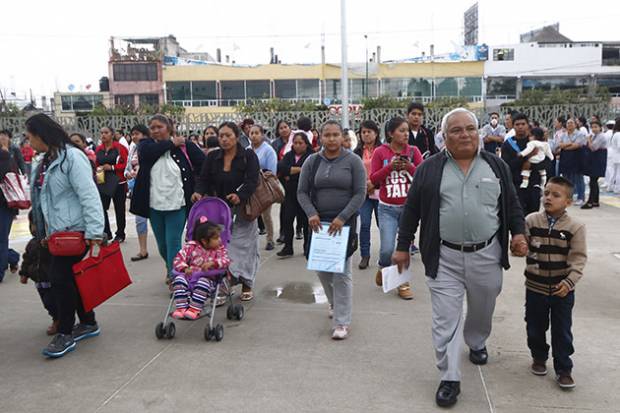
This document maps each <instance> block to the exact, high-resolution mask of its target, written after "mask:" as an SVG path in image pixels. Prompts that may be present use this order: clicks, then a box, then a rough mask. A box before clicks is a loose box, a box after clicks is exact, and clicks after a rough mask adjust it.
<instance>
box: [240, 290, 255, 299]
mask: <svg viewBox="0 0 620 413" xmlns="http://www.w3.org/2000/svg"><path fill="white" fill-rule="evenodd" d="M253 298H254V293H253V292H252V291H242V292H241V297H239V299H240V300H241V301H251V300H252V299H253Z"/></svg>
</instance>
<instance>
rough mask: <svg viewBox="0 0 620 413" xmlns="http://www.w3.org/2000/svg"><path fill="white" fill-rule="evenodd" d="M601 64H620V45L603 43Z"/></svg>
mask: <svg viewBox="0 0 620 413" xmlns="http://www.w3.org/2000/svg"><path fill="white" fill-rule="evenodd" d="M603 66H620V45H603Z"/></svg>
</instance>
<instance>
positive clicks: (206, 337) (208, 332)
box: [205, 326, 213, 341]
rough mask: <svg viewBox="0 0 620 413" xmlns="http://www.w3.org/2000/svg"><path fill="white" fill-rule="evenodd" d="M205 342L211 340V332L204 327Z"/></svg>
mask: <svg viewBox="0 0 620 413" xmlns="http://www.w3.org/2000/svg"><path fill="white" fill-rule="evenodd" d="M205 340H207V341H211V340H213V330H212V329H211V328H209V326H206V327H205Z"/></svg>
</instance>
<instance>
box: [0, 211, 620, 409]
mask: <svg viewBox="0 0 620 413" xmlns="http://www.w3.org/2000/svg"><path fill="white" fill-rule="evenodd" d="M570 213H571V214H573V215H574V216H575V217H578V218H579V219H581V220H583V221H585V222H586V223H587V229H588V242H589V262H588V266H587V268H586V275H585V276H584V278H583V279H582V281H581V282H580V284H579V285H578V288H577V294H576V307H575V312H574V335H575V348H576V353H575V356H574V362H575V370H574V377H575V380H576V381H577V388H575V389H574V390H573V391H571V392H564V391H561V390H560V389H559V388H558V387H557V386H556V384H555V382H554V380H553V374H551V372H550V374H549V375H548V376H546V377H542V378H541V377H535V376H533V375H532V374H531V373H530V372H529V363H530V357H529V352H528V349H527V346H526V340H525V323H524V321H523V313H524V309H523V305H524V296H525V294H524V287H523V275H522V271H523V265H524V260H523V259H517V258H513V259H512V264H513V268H512V269H511V270H510V271H507V272H506V273H505V277H504V288H503V292H502V294H501V296H500V297H499V300H498V304H497V309H496V312H495V320H494V330H493V333H492V336H491V338H490V340H489V343H488V348H489V353H490V362H489V364H488V365H486V366H484V367H482V368H479V367H476V366H474V365H472V364H471V363H469V361H467V353H466V348H465V346H464V347H463V363H462V366H463V367H462V370H463V375H464V377H463V382H462V393H461V396H460V397H459V403H458V404H457V406H456V407H455V408H454V409H452V410H454V411H462V412H524V411H525V412H572V411H590V412H614V411H615V412H620V394H619V393H618V392H617V389H618V384H617V383H618V381H619V379H620V374H619V373H618V369H619V368H620V343H619V340H618V337H620V299H619V298H618V297H619V295H618V291H620V237H619V235H620V230H619V229H618V228H620V209H618V208H615V207H612V206H609V205H604V206H602V207H601V208H600V209H598V210H592V211H581V210H579V209H578V208H571V211H570ZM273 214H274V217H275V216H277V214H276V212H275V211H274V213H273ZM111 215H112V214H111ZM128 227H129V228H130V229H131V230H133V224H132V223H128ZM374 231H375V233H374V234H373V244H372V252H373V259H374V258H376V257H377V252H378V247H379V243H378V233H377V231H376V228H375V229H374ZM131 233H132V231H130V238H128V240H127V242H126V243H125V244H123V251H124V254H125V256H126V257H127V267H128V269H129V271H130V273H131V275H132V277H133V280H134V284H133V285H132V286H131V287H129V288H127V289H126V290H125V291H123V292H122V293H120V294H119V295H118V296H116V297H114V298H113V299H112V300H111V301H109V302H108V303H106V304H104V305H103V306H102V307H101V308H99V309H98V310H97V318H98V321H99V323H100V326H101V330H102V333H101V336H100V337H98V338H94V339H89V340H85V341H83V342H80V343H79V344H78V348H77V350H76V351H75V352H73V353H70V354H68V355H67V356H65V357H64V358H62V359H59V360H46V359H45V358H43V357H42V356H41V354H40V351H41V349H42V348H43V347H44V346H45V345H46V344H47V343H48V341H49V338H48V337H46V336H45V328H46V327H47V325H48V324H49V319H48V317H47V315H46V313H45V312H44V310H43V308H42V306H41V304H40V302H39V298H38V295H37V294H36V291H35V289H34V286H33V285H32V283H29V284H28V285H27V286H23V285H21V284H19V283H18V280H17V277H16V276H14V275H11V274H8V273H7V276H6V278H5V281H4V282H3V283H2V284H0V302H1V303H2V305H1V306H0V317H1V319H2V320H3V322H2V325H1V326H0V334H1V339H0V372H1V374H2V382H1V384H0V412H7V413H8V412H10V413H13V412H35V411H48V412H114V413H116V412H143V411H149V412H169V411H184V410H186V411H187V410H189V409H192V410H194V411H216V412H228V411H241V412H291V411H296V412H323V411H334V412H362V411H364V412H377V411H378V412H397V411H414V412H429V411H440V409H439V408H437V407H436V406H435V402H434V395H435V391H436V389H437V385H438V383H439V381H438V374H437V370H436V368H435V362H434V354H433V349H432V345H431V333H430V320H431V316H430V302H429V294H428V291H427V288H426V285H425V280H424V276H423V272H422V266H421V263H420V258H419V256H417V257H416V258H415V259H414V261H413V262H414V273H415V279H414V283H413V287H414V293H415V295H416V296H415V299H414V300H413V301H410V302H406V301H402V300H400V299H398V298H397V297H396V296H395V294H383V293H382V292H381V291H380V290H379V289H378V288H377V287H375V286H374V273H375V270H376V269H375V268H373V267H371V268H369V269H367V270H364V271H360V270H358V269H357V263H358V260H359V255H358V254H356V255H355V257H354V275H353V277H354V283H355V289H354V312H353V324H352V328H351V336H350V338H349V339H347V340H345V341H343V342H334V341H332V340H331V339H330V325H331V323H330V320H329V319H328V317H327V305H326V304H325V303H324V296H323V295H322V290H321V289H320V284H319V283H318V279H317V277H316V275H314V274H313V273H312V272H309V271H306V270H305V260H304V259H303V257H302V256H301V244H300V243H299V242H297V244H296V252H297V254H296V256H295V257H294V258H291V259H287V260H279V259H277V257H276V256H275V252H277V250H275V251H272V252H269V253H266V254H263V257H262V264H261V268H260V271H259V274H258V277H257V289H256V295H257V296H256V298H255V300H254V301H253V302H251V303H250V304H249V305H246V318H245V319H244V320H243V321H241V322H237V321H234V322H233V321H228V320H226V316H225V310H226V307H222V308H220V309H218V310H219V311H218V315H217V317H216V319H217V320H218V321H219V322H221V323H223V324H224V326H225V332H224V340H223V341H222V342H219V343H213V342H211V343H207V342H206V341H205V340H204V338H203V331H204V326H205V324H206V323H207V320H206V319H203V320H199V321H197V322H177V323H176V326H177V335H176V338H174V339H173V340H165V339H164V340H157V339H156V338H155V335H154V328H155V325H156V323H157V322H158V321H160V319H161V317H162V315H163V313H164V311H165V309H166V305H167V302H168V294H167V290H166V288H165V286H164V283H163V273H164V272H163V261H162V260H161V259H160V258H159V257H158V255H157V253H156V246H155V242H154V240H153V239H150V240H149V250H150V254H151V257H150V258H149V259H148V260H145V261H141V262H139V263H131V262H129V259H128V258H129V257H130V256H131V255H133V254H134V253H135V252H136V251H137V241H136V239H135V236H131ZM264 242H265V240H264V237H262V238H261V252H264V251H262V248H264ZM23 245H24V241H23V240H21V239H20V240H19V242H17V243H15V244H12V247H14V248H16V249H18V250H19V249H23ZM613 253H617V254H618V256H614V255H613ZM317 302H318V303H317Z"/></svg>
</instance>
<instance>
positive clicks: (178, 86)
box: [166, 82, 192, 101]
mask: <svg viewBox="0 0 620 413" xmlns="http://www.w3.org/2000/svg"><path fill="white" fill-rule="evenodd" d="M166 96H167V99H168V101H173V100H191V99H192V91H191V88H190V82H166Z"/></svg>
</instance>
